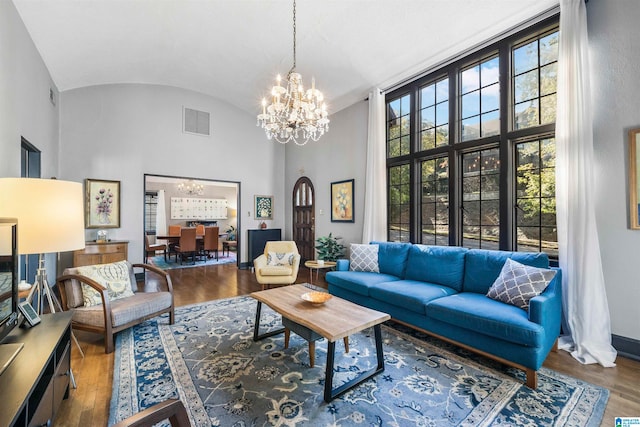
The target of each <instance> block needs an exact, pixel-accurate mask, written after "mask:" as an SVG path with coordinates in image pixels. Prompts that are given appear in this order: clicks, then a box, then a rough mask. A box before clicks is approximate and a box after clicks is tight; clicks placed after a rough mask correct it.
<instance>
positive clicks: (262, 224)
mask: <svg viewBox="0 0 640 427" xmlns="http://www.w3.org/2000/svg"><path fill="white" fill-rule="evenodd" d="M260 228H263V229H264V228H267V223H266V222H264V221H262V222H261V223H260Z"/></svg>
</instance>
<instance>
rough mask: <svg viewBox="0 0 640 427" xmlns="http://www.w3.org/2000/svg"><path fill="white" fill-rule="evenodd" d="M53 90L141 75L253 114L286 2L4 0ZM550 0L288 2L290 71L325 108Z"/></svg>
mask: <svg viewBox="0 0 640 427" xmlns="http://www.w3.org/2000/svg"><path fill="white" fill-rule="evenodd" d="M13 2H14V4H15V5H16V8H17V10H18V12H19V13H20V16H21V17H22V19H23V21H24V24H25V26H26V28H27V30H28V31H29V33H30V35H31V37H32V38H33V41H34V43H35V45H36V47H37V49H38V51H39V52H40V54H41V56H42V58H43V60H44V62H45V64H46V66H47V67H48V69H49V72H50V73H51V76H52V78H53V80H54V83H55V84H56V86H57V87H58V90H59V91H61V92H62V91H66V90H70V89H75V88H80V87H85V86H92V85H103V84H112V83H148V84H159V85H169V86H176V87H180V88H185V89H189V90H194V91H198V92H202V93H205V94H208V95H211V96H214V97H217V98H220V99H222V100H224V101H227V102H229V103H231V104H232V105H235V106H236V107H238V108H240V109H242V110H245V111H247V112H249V113H251V114H257V113H258V112H259V109H260V100H261V99H262V96H264V95H267V94H268V91H269V89H270V88H271V86H272V85H273V83H274V77H275V75H276V74H278V73H280V74H282V75H283V76H284V75H286V73H287V71H288V70H289V69H290V68H291V65H292V56H293V53H292V44H293V36H292V32H293V29H292V26H293V24H292V1H291V0H13ZM557 4H558V0H298V1H297V70H298V72H299V73H301V74H302V76H303V78H304V82H305V85H306V86H309V85H310V84H311V77H312V76H313V77H315V79H316V87H317V88H318V89H320V90H322V91H323V92H324V94H325V98H326V99H327V100H328V105H329V110H330V112H336V111H339V110H341V109H343V108H345V107H347V106H349V105H351V104H353V103H355V102H357V101H359V100H362V99H364V98H365V97H366V96H367V94H368V92H369V91H370V90H371V88H373V87H376V86H377V87H381V88H383V89H384V88H386V87H389V86H392V85H394V84H396V83H397V82H399V81H401V80H402V79H405V78H407V77H409V76H412V75H415V74H416V73H419V72H420V71H422V70H424V69H426V68H428V67H429V66H432V65H433V64H437V63H439V62H441V61H443V60H445V59H447V58H449V57H451V56H452V55H454V54H456V53H459V52H461V51H463V50H465V49H468V48H469V47H472V46H475V45H477V44H478V43H481V42H482V41H485V40H487V39H490V38H491V37H492V36H495V35H496V34H498V33H500V32H502V31H505V30H507V29H509V28H511V27H513V26H514V25H517V24H519V23H521V22H523V21H526V20H527V19H528V18H530V17H532V16H535V15H537V14H539V13H541V12H543V11H545V10H548V9H549V8H551V7H554V6H555V5H557Z"/></svg>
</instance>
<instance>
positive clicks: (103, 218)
mask: <svg viewBox="0 0 640 427" xmlns="http://www.w3.org/2000/svg"><path fill="white" fill-rule="evenodd" d="M98 222H99V223H100V224H109V214H108V213H107V212H100V213H99V214H98Z"/></svg>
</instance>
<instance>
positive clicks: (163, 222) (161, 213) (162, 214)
mask: <svg viewBox="0 0 640 427" xmlns="http://www.w3.org/2000/svg"><path fill="white" fill-rule="evenodd" d="M163 234H164V235H165V236H166V235H167V209H166V202H165V200H164V190H158V204H157V205H156V236H160V235H163Z"/></svg>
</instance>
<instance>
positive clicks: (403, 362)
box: [109, 296, 609, 427]
mask: <svg viewBox="0 0 640 427" xmlns="http://www.w3.org/2000/svg"><path fill="white" fill-rule="evenodd" d="M255 310H256V301H255V300H254V299H253V298H251V297H246V296H245V297H237V298H230V299H225V300H218V301H210V302H207V303H203V304H196V305H191V306H186V307H179V308H177V309H176V324H175V325H173V326H169V325H168V321H167V317H166V316H164V317H160V318H156V319H152V320H149V321H147V322H145V323H143V324H141V325H138V326H135V327H133V328H130V329H128V330H126V331H124V332H121V333H119V334H118V336H117V337H116V338H117V339H116V356H115V368H114V380H113V395H112V398H111V411H110V417H109V425H112V424H114V423H116V422H118V421H120V420H122V419H124V418H126V417H128V416H130V415H132V414H135V413H137V412H139V411H140V410H142V409H144V408H147V407H149V406H151V405H153V404H155V403H157V402H161V401H163V400H165V399H168V398H179V399H181V400H182V402H183V403H184V404H185V406H186V407H187V411H188V413H189V417H190V419H191V422H192V425H193V426H225V427H226V426H237V427H242V426H352V425H363V426H383V425H384V426H432V427H436V426H458V425H469V426H471V425H472V426H489V425H491V426H503V425H512V426H513V425H516V426H532V427H533V426H580V427H584V426H599V425H600V421H601V419H602V415H603V412H604V408H605V406H606V403H607V400H608V397H609V391H608V390H607V389H605V388H601V387H598V386H594V385H592V384H588V383H585V382H583V381H580V380H577V379H575V378H571V377H568V376H565V375H562V374H559V373H557V372H554V371H552V370H549V369H545V368H543V369H542V370H541V371H540V372H539V381H538V382H539V386H538V390H536V391H534V390H531V389H529V388H527V387H526V386H524V385H523V384H522V383H521V382H520V381H522V380H523V375H522V373H521V372H520V371H519V370H516V369H510V368H504V367H502V365H499V364H497V363H493V362H490V361H487V360H486V359H484V358H481V357H479V356H475V355H473V354H471V353H468V352H464V351H462V350H459V349H457V348H456V347H454V346H450V345H447V344H444V343H442V342H440V341H438V340H435V339H432V338H429V337H426V336H423V335H421V334H416V333H412V332H410V333H407V332H403V331H401V330H398V329H397V328H395V327H390V326H388V325H387V324H385V325H383V328H382V333H383V339H384V354H385V371H384V372H381V373H380V374H378V375H377V376H375V377H373V378H372V379H370V380H368V381H367V382H365V383H363V384H361V385H360V386H358V387H356V388H354V389H353V390H351V391H349V392H347V393H346V394H344V395H342V396H341V397H340V398H337V399H335V400H334V401H332V402H331V403H325V402H324V400H323V389H324V387H323V385H324V366H325V360H326V341H319V342H318V343H317V345H316V364H315V367H314V368H310V367H309V362H308V361H309V354H308V345H307V342H306V341H304V340H303V339H302V338H300V337H298V336H297V335H295V334H293V333H292V334H291V341H290V343H289V348H288V349H287V350H285V349H284V338H283V335H282V334H280V335H277V336H274V337H271V338H267V339H265V340H262V341H259V342H253V340H252V337H253V323H254V317H255ZM389 324H390V325H394V324H393V323H389ZM261 325H262V327H261V332H263V331H266V330H269V329H277V328H279V327H281V318H280V316H279V315H277V314H276V313H274V312H273V311H271V310H270V309H268V307H266V306H264V305H263V313H262V322H261ZM408 331H410V330H408ZM372 335H373V329H370V330H365V331H363V332H362V333H360V334H356V335H353V336H351V337H350V338H349V345H350V352H349V353H348V354H344V353H343V352H342V351H341V350H343V347H342V342H340V343H337V344H336V365H335V366H336V375H335V376H334V378H335V379H334V387H335V386H338V385H340V383H343V382H345V381H347V380H348V379H349V378H351V377H353V376H355V375H357V374H358V373H359V372H360V371H361V370H368V369H369V368H370V367H371V366H373V365H374V364H375V347H374V341H373V336H372Z"/></svg>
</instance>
